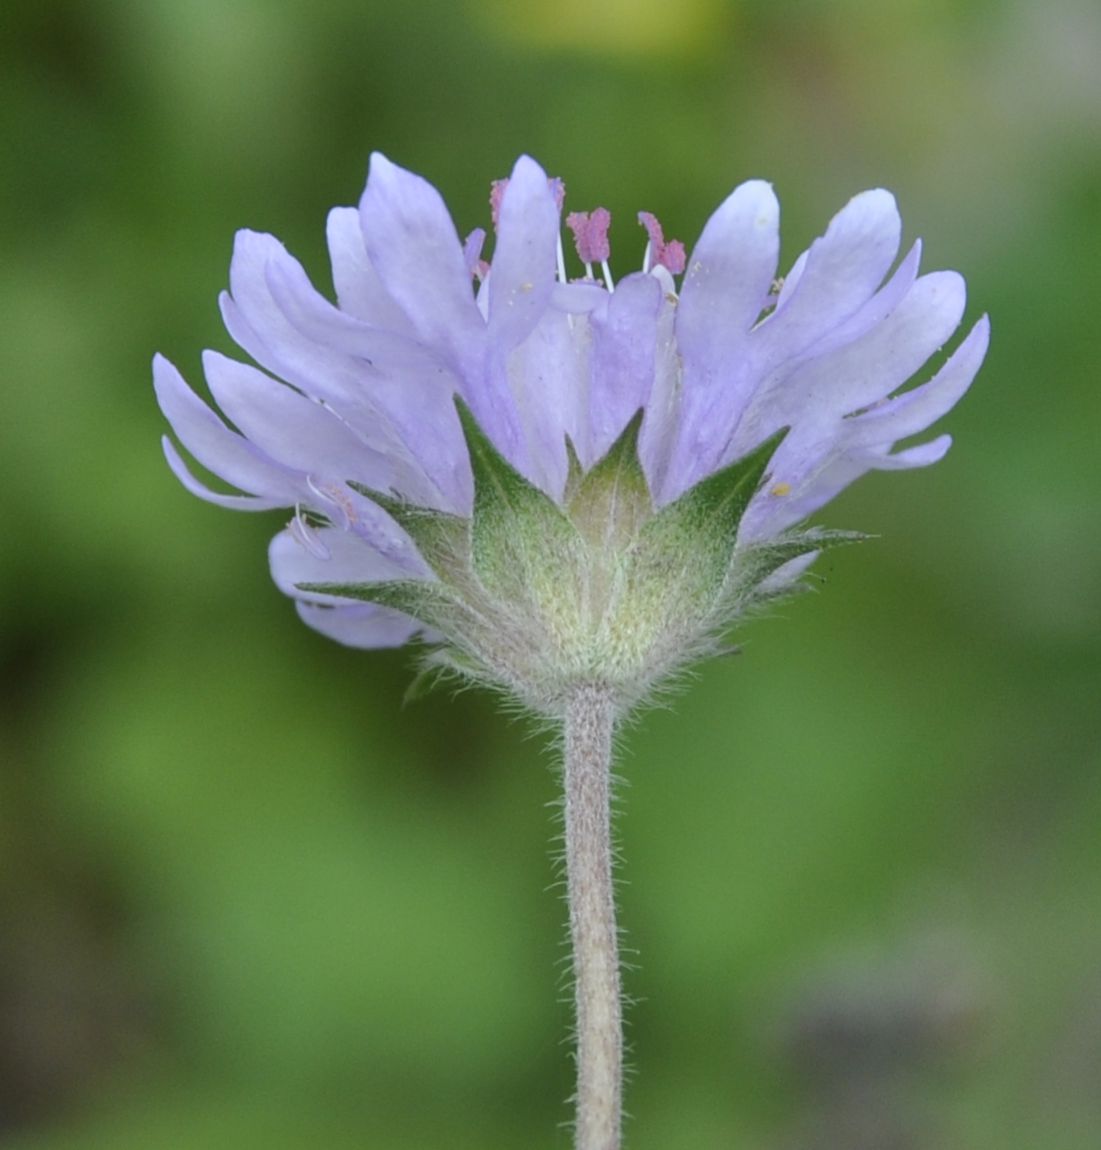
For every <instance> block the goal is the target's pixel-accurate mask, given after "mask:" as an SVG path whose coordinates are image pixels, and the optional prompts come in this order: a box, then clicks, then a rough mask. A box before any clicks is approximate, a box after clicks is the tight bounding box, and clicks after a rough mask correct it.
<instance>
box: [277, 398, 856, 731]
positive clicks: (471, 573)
mask: <svg viewBox="0 0 1101 1150" xmlns="http://www.w3.org/2000/svg"><path fill="white" fill-rule="evenodd" d="M455 403H456V406H457V408H458V412H459V418H460V421H461V423H462V428H463V434H464V436H465V438H466V444H467V449H468V451H469V453H470V461H471V467H472V470H473V473H474V510H473V514H472V516H471V517H470V518H469V519H465V518H461V517H459V516H455V515H448V514H444V513H442V512H439V511H432V510H429V509H426V508H423V507H417V506H414V505H412V504H409V503H406V502H404V501H402V500H399V499H395V498H394V497H393V496H391V495H388V494H385V493H383V492H379V491H373V490H371V489H369V488H366V487H363V486H362V485H360V484H356V483H352V484H351V486H352V487H354V488H356V490H358V491H360V492H361V493H362V494H363V495H366V496H368V497H369V498H371V499H373V500H374V501H375V502H376V503H378V504H379V506H381V507H382V508H383V509H384V510H385V511H386V512H388V513H389V514H390V515H391V516H392V517H393V518H394V520H395V521H396V522H397V523H398V524H399V525H400V526H401V527H402V528H403V529H404V530H405V531H406V532H407V533H408V534H409V536H410V537H411V538H412V540H413V541H414V543H416V545H417V548H418V550H419V551H420V553H421V555H422V556H423V557H424V559H425V561H426V562H427V563H428V565H429V566H430V567H431V569H432V571H433V572H434V574H435V576H436V580H435V581H427V580H417V579H409V580H399V581H393V582H382V583H355V584H344V583H301V584H298V587H299V589H300V590H302V591H308V592H316V593H321V594H326V595H334V596H339V597H342V598H346V599H355V600H360V601H364V602H368V603H376V604H379V605H381V606H385V607H390V608H395V609H397V610H399V611H404V612H406V613H407V614H409V615H412V616H414V617H415V618H417V619H419V620H421V621H422V622H423V623H425V624H427V625H428V626H430V627H431V628H432V629H433V630H435V631H437V632H438V633H439V635H440V636H442V641H441V642H440V643H439V644H438V645H437V646H436V647H435V648H434V649H433V650H432V651H431V652H430V653H429V655H428V657H427V659H426V664H425V669H426V671H429V672H431V671H437V670H444V671H446V670H450V671H454V672H457V673H459V674H461V675H462V676H464V677H468V678H471V679H474V680H476V681H478V682H483V683H487V684H490V685H493V686H496V687H500V688H503V689H505V690H507V691H509V692H510V693H511V694H513V695H515V696H517V697H519V698H520V699H521V700H523V701H524V702H525V703H526V704H527V705H529V706H531V707H532V708H534V709H535V710H537V711H540V712H542V713H546V714H552V715H553V714H557V713H559V711H560V709H561V705H562V702H563V700H564V698H565V697H566V695H567V694H568V693H569V692H570V691H571V689H573V688H575V687H576V686H577V685H578V684H579V683H586V682H593V683H602V684H606V685H608V686H610V687H611V688H612V689H613V690H614V692H615V694H616V696H617V698H618V700H619V703H620V706H621V708H623V709H628V708H629V707H631V706H632V705H634V704H635V703H637V702H638V701H639V700H641V699H642V698H643V697H645V696H646V694H647V693H648V692H649V691H650V690H651V688H653V687H654V686H655V685H656V684H657V683H659V682H660V681H661V680H663V679H665V678H667V677H668V676H669V675H670V674H672V673H673V672H675V671H676V670H678V669H679V668H680V667H681V666H682V665H683V664H684V663H685V662H687V661H688V660H691V659H694V658H698V657H699V656H701V655H706V654H708V653H710V652H711V651H712V650H714V649H716V648H717V646H718V642H719V640H720V638H721V636H722V634H723V633H724V632H725V631H727V630H728V629H729V628H730V626H731V625H732V624H733V623H734V622H735V621H736V620H737V619H738V618H739V616H741V615H743V614H744V613H745V611H746V610H747V608H748V607H749V606H751V605H752V603H753V602H754V601H755V600H759V599H762V598H765V597H767V595H768V588H767V585H766V583H765V581H766V580H767V578H768V576H769V575H770V574H771V573H772V572H773V571H775V570H776V569H777V568H778V567H780V566H781V565H782V564H784V563H786V562H788V561H789V560H791V559H794V558H798V557H799V556H800V555H805V554H808V553H809V552H812V551H819V550H821V549H823V548H824V547H827V546H830V545H832V544H835V543H838V542H846V541H849V540H852V539H856V538H859V536H856V535H852V534H849V533H840V532H825V531H820V530H813V531H802V532H793V533H789V534H787V535H784V536H781V537H779V538H777V539H772V540H770V541H769V542H768V543H767V544H763V545H754V546H749V547H743V546H739V544H738V526H739V523H740V522H741V518H742V515H743V513H744V511H745V509H746V507H747V506H748V504H749V501H750V499H751V498H752V496H753V495H754V494H755V493H756V492H757V490H758V489H759V488H760V486H761V484H762V483H763V482H764V480H765V477H766V471H767V468H768V464H769V460H770V459H771V458H772V456H773V453H774V452H775V451H776V449H777V447H779V445H780V443H781V441H782V440H783V438H784V435H785V434H786V429H785V430H783V431H780V432H778V433H777V434H776V435H774V436H773V437H772V438H771V439H769V440H767V441H766V442H764V443H762V444H761V445H760V446H759V447H758V448H756V450H754V451H752V452H750V453H749V454H748V455H746V456H745V457H744V458H742V459H739V460H738V461H736V462H735V463H732V464H731V465H730V466H728V467H725V468H723V469H722V470H721V471H717V472H715V473H714V474H712V475H709V476H708V477H707V478H706V479H703V480H702V481H701V482H699V483H697V484H696V486H694V487H692V488H690V489H689V490H688V491H686V492H685V493H684V494H683V495H682V496H680V498H679V499H676V500H674V501H673V502H672V503H669V504H667V505H666V506H664V507H662V508H660V509H655V507H654V504H653V499H652V498H651V494H650V490H649V487H648V485H647V482H646V477H645V475H644V473H643V469H642V465H641V463H640V461H639V452H638V438H639V430H640V428H641V426H642V415H643V413H642V411H641V410H640V411H639V412H638V413H637V414H636V415H635V417H634V418H633V419H632V420H631V421H630V423H629V424H628V425H627V427H626V428H625V429H624V431H623V433H622V434H621V435H620V437H619V439H618V440H617V441H616V442H615V443H614V444H613V445H612V447H611V448H610V449H609V451H608V453H607V454H606V455H605V456H604V458H603V459H601V460H600V461H599V462H598V463H596V464H595V465H594V466H593V467H591V468H590V469H589V470H588V471H587V472H582V470H581V467H580V465H579V464H578V462H577V457H576V453H575V452H574V451H573V448H572V445H569V444H568V445H567V446H568V448H569V454H570V461H571V466H570V475H569V480H568V482H567V487H566V494H565V498H564V505H563V506H559V505H558V504H557V503H555V501H554V500H553V499H551V498H550V497H549V496H547V495H546V494H545V493H544V492H542V491H541V490H540V489H539V488H537V487H536V486H534V485H533V484H532V483H531V482H529V481H528V480H527V479H525V478H524V476H522V475H521V474H520V473H519V472H518V471H517V470H516V469H515V468H514V467H513V466H512V465H511V464H510V463H509V462H508V461H507V460H506V459H505V458H504V456H503V455H501V453H500V452H499V451H498V450H497V448H496V447H495V446H494V445H493V443H492V441H491V440H490V439H489V437H488V436H487V435H486V434H485V432H484V431H483V430H482V429H481V428H480V427H479V426H478V423H477V422H476V420H475V419H474V416H473V415H472V413H471V411H470V409H469V408H468V407H467V406H466V404H465V403H464V402H463V401H462V400H461V399H459V398H458V397H456V399H455Z"/></svg>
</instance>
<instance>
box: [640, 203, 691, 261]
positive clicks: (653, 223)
mask: <svg viewBox="0 0 1101 1150" xmlns="http://www.w3.org/2000/svg"><path fill="white" fill-rule="evenodd" d="M638 222H639V223H640V224H642V226H643V227H644V228H645V229H646V234H647V235H648V236H649V237H650V267H657V266H658V265H659V264H660V265H661V266H662V267H663V268H665V269H667V270H668V271H670V272H672V273H673V275H675V276H679V275H680V274H681V272H683V271H684V268H685V265H686V264H687V262H688V259H687V257H686V255H685V252H684V244H682V243H681V242H680V240H670V241H669V242H668V243H666V242H665V233H664V232H663V231H662V230H661V224H659V223H658V218H657V216H655V215H654V214H653V213H652V212H639V213H638Z"/></svg>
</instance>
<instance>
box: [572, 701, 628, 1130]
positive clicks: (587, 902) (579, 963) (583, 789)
mask: <svg viewBox="0 0 1101 1150" xmlns="http://www.w3.org/2000/svg"><path fill="white" fill-rule="evenodd" d="M615 716H616V711H615V706H614V703H613V701H612V696H611V693H610V692H609V691H608V690H606V689H605V688H602V687H601V686H599V685H596V684H586V685H584V686H581V687H578V688H577V689H576V690H575V691H574V693H573V695H572V696H571V697H570V699H569V701H568V703H567V706H566V717H565V760H566V761H565V790H566V875H567V887H568V893H569V904H570V937H571V940H572V942H573V970H574V979H575V983H576V1002H577V1095H576V1103H577V1124H576V1130H575V1142H574V1145H575V1147H576V1150H618V1148H619V1126H620V1098H621V1093H622V1075H623V1018H622V1014H623V1011H622V1006H621V1003H620V987H619V954H618V945H617V942H618V940H617V937H616V920H615V898H614V894H613V890H612V841H611V808H610V803H609V798H610V775H611V762H612V733H613V730H614V728H615Z"/></svg>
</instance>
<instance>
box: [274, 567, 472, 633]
mask: <svg viewBox="0 0 1101 1150" xmlns="http://www.w3.org/2000/svg"><path fill="white" fill-rule="evenodd" d="M295 586H296V587H297V588H298V590H299V591H309V592H312V593H313V594H315V595H332V596H334V597H335V598H338V599H355V600H356V601H357V602H360V603H374V604H375V605H376V606H378V607H389V608H391V609H392V610H394V611H403V612H404V613H405V614H406V615H412V616H413V618H414V619H419V620H420V621H421V622H422V623H425V624H427V625H428V626H429V627H439V626H441V625H443V626H448V625H449V623H451V622H452V621H453V620H454V618H455V615H456V602H455V599H454V596H453V595H452V594H451V593H450V592H449V591H448V590H447V589H446V588H445V587H444V586H443V584H441V583H430V582H428V581H427V580H423V579H388V580H385V581H382V582H378V583H296V584H295Z"/></svg>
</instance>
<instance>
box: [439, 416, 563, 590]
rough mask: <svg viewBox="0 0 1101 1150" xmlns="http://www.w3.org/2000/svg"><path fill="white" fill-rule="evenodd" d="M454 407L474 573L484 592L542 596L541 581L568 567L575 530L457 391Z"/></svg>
mask: <svg viewBox="0 0 1101 1150" xmlns="http://www.w3.org/2000/svg"><path fill="white" fill-rule="evenodd" d="M455 408H456V410H457V411H458V414H459V422H460V424H461V425H462V429H463V436H464V438H465V439H466V447H467V451H468V452H469V453H470V467H471V471H472V472H473V475H474V514H473V518H472V521H471V527H470V531H471V541H470V542H471V561H472V564H473V568H474V572H475V574H476V575H477V576H478V578H479V579H480V580H481V582H482V584H483V585H484V586H485V588H486V589H487V590H488V591H490V592H491V593H494V594H499V595H502V596H504V597H505V598H508V599H511V600H512V601H513V602H516V603H522V602H524V600H525V599H527V600H530V599H531V598H532V597H534V598H536V599H541V598H542V595H541V593H540V592H541V588H542V586H543V584H545V582H546V581H547V580H548V579H552V580H554V579H557V578H558V577H559V575H560V569H561V567H562V565H566V566H567V568H568V567H569V566H570V559H571V556H572V555H573V553H574V551H575V549H576V542H577V539H578V536H577V531H576V529H575V528H574V526H573V524H572V523H570V521H569V519H567V518H566V515H565V513H564V512H563V511H562V509H561V508H560V507H559V506H558V504H556V503H555V502H554V500H553V499H551V498H550V497H549V496H548V495H546V494H545V493H544V492H542V491H540V490H539V488H538V487H536V486H535V484H533V483H532V482H530V480H528V479H526V478H525V477H524V476H523V475H521V474H520V472H519V471H517V470H516V468H515V467H513V466H512V464H511V463H509V461H508V460H507V459H506V458H505V457H504V456H503V455H502V454H501V453H500V451H498V450H497V447H496V446H495V445H494V443H493V441H492V440H491V439H490V438H489V436H488V435H486V433H485V432H484V431H483V430H482V428H481V427H480V426H479V424H478V421H477V420H476V419H475V418H474V413H473V412H472V411H471V410H470V408H469V407H468V406H467V404H466V403H465V402H464V401H463V399H462V398H461V396H458V395H456V396H455ZM548 558H550V559H551V560H552V562H551V563H548Z"/></svg>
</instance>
